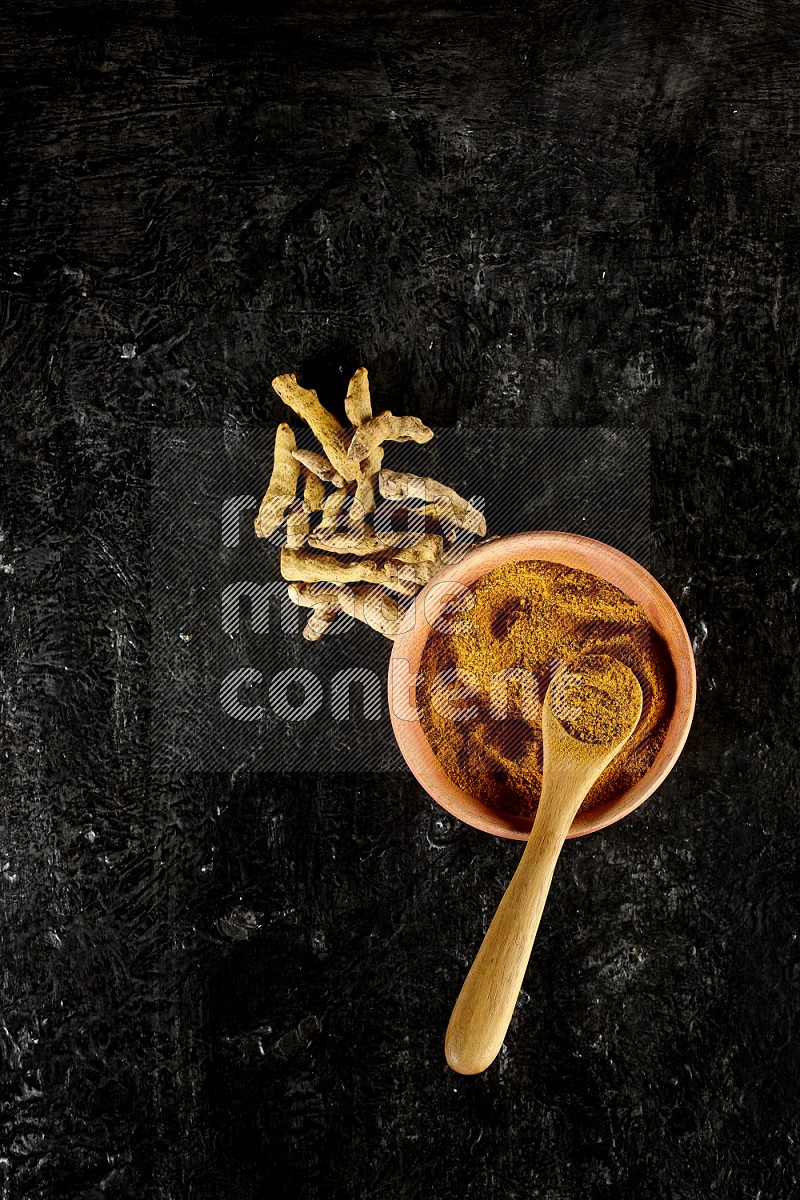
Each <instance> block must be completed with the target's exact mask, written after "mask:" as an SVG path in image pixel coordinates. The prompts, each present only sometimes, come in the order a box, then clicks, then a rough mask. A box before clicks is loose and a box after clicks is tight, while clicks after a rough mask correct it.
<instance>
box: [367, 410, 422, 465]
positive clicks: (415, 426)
mask: <svg viewBox="0 0 800 1200" xmlns="http://www.w3.org/2000/svg"><path fill="white" fill-rule="evenodd" d="M432 437H433V430H432V429H428V426H427V425H423V423H422V421H420V419H419V417H396V416H395V415H394V414H393V413H390V412H388V411H387V412H382V413H378V415H377V417H373V418H372V419H371V420H370V421H367V422H365V424H363V425H362V426H361V427H360V428H359V429H357V430H356V432H355V433H354V434H353V440H352V442H351V443H350V448H349V449H348V451H347V457H348V459H350V460H351V461H356V462H360V461H361V459H364V458H368V457H369V455H370V453H371V452H372V451H373V450H374V449H375V448H376V447H377V446H380V445H381V444H382V443H383V442H420V443H422V442H429V441H430V440H431V438H432Z"/></svg>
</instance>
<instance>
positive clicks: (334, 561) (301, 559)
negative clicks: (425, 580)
mask: <svg viewBox="0 0 800 1200" xmlns="http://www.w3.org/2000/svg"><path fill="white" fill-rule="evenodd" d="M392 561H393V560H391V559H385V560H382V561H380V562H376V560H375V559H374V558H355V557H354V558H346V557H341V558H340V557H339V556H338V555H336V554H320V553H318V552H317V551H315V550H307V549H305V548H300V549H297V548H295V547H292V546H284V548H283V549H282V550H281V575H282V576H283V578H284V579H290V580H293V581H300V582H305V583H322V582H325V583H380V584H383V586H384V587H386V588H389V590H390V591H393V592H397V593H399V595H401V596H413V594H414V592H415V591H416V590H417V589H416V585H415V584H414V583H413V582H412V581H410V580H408V579H404V578H400V576H399V575H398V572H397V567H398V566H402V565H404V564H401V563H400V564H398V563H395V564H394V566H392V567H391V568H389V566H388V564H389V563H390V562H392Z"/></svg>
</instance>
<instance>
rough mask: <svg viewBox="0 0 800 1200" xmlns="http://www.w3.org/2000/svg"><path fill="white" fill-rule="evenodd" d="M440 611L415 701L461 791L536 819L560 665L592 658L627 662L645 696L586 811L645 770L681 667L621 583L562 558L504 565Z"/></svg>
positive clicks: (664, 725)
mask: <svg viewBox="0 0 800 1200" xmlns="http://www.w3.org/2000/svg"><path fill="white" fill-rule="evenodd" d="M442 618H443V619H440V620H439V621H437V622H436V627H435V628H434V629H433V630H432V631H431V634H430V636H429V638H428V641H427V643H426V645H425V649H424V651H423V654H422V661H421V664H420V673H419V679H418V684H417V701H418V705H419V708H420V723H421V726H422V730H423V732H424V734H425V736H426V737H427V739H428V742H429V744H430V746H431V749H432V750H433V752H434V754H435V755H436V757H437V759H438V760H439V762H440V764H441V766H442V768H443V770H444V771H445V773H446V774H447V775H448V776H449V777H450V779H451V780H452V781H453V782H454V783H455V784H456V785H457V786H458V787H460V788H462V789H463V790H464V791H466V792H469V793H470V794H472V795H477V796H480V797H481V798H482V799H483V800H484V801H485V802H486V803H487V804H488V805H489V806H490V807H492V808H495V809H496V810H499V811H502V812H506V813H510V814H515V815H519V816H525V817H532V816H533V815H534V813H535V811H536V806H537V804H538V801H539V796H540V794H541V786H542V727H541V709H542V702H543V700H544V696H545V692H546V691H547V687H548V685H549V683H550V681H551V679H552V678H553V675H554V674H555V673H556V671H557V670H558V669H559V668H560V667H563V666H564V665H565V664H569V663H572V662H573V661H574V660H575V659H577V658H579V657H583V656H586V655H593V654H594V655H598V654H602V655H610V656H611V657H612V658H614V659H617V660H618V661H619V662H621V663H623V664H624V665H625V666H627V667H629V668H630V669H631V670H632V671H633V673H634V674H635V675H636V677H637V678H638V680H639V682H640V684H641V686H642V693H643V700H644V703H643V707H642V715H641V718H640V720H639V723H638V725H637V727H636V729H635V731H634V733H633V735H632V736H631V738H630V740H629V741H628V742H627V743H626V745H625V746H624V747H623V749H622V750H621V752H620V753H619V754H618V755H617V757H616V758H615V759H614V760H613V761H612V762H611V763H610V764H609V766H608V767H607V768H606V769H605V771H604V772H603V773H602V775H601V776H600V777H599V779H598V780H597V782H596V783H595V785H594V786H593V787H592V789H591V791H590V792H589V794H588V796H587V797H586V799H585V800H584V802H583V805H582V810H583V811H586V810H588V809H591V808H594V807H596V806H597V805H598V804H601V803H603V802H605V801H607V800H611V799H613V798H614V797H615V796H617V795H619V794H620V793H622V792H623V791H626V790H627V789H628V788H630V787H631V786H632V785H633V784H634V783H635V782H637V780H639V779H641V778H642V777H643V776H644V775H645V774H646V772H647V770H648V769H649V767H650V766H651V765H652V763H653V761H654V759H655V757H656V755H657V754H658V751H659V750H660V748H661V746H662V744H663V742H664V738H665V736H666V732H667V725H668V722H669V718H670V715H671V712H672V709H673V706H674V700H675V673H674V668H673V666H672V662H671V659H670V657H669V653H668V651H667V649H666V646H665V645H664V643H663V641H662V639H661V638H660V637H659V635H658V634H657V633H656V631H655V630H654V629H653V627H652V626H651V625H650V623H649V622H648V620H647V617H646V614H645V612H644V610H643V609H642V608H641V606H640V605H638V604H636V603H635V602H634V601H633V600H631V599H630V597H628V596H626V595H625V594H624V592H622V591H620V590H619V588H616V587H614V586H613V585H612V584H610V583H607V582H606V581H605V580H603V579H600V578H598V577H597V576H595V575H591V574H589V572H587V571H579V570H577V569H575V568H572V567H565V566H562V565H561V564H559V563H551V562H540V561H520V562H512V563H506V564H505V565H504V566H502V567H498V568H496V569H495V570H494V571H491V572H489V574H487V575H485V576H484V577H483V578H481V579H479V580H477V581H476V582H475V583H474V584H472V586H471V588H470V590H469V593H468V594H467V596H466V597H462V598H460V599H459V600H454V601H451V603H450V605H449V606H448V607H447V608H446V609H445V611H444V613H443V614H442ZM599 728H600V731H601V732H602V726H601V727H599ZM596 732H597V731H596ZM587 740H588V739H587ZM598 740H602V737H599V738H598Z"/></svg>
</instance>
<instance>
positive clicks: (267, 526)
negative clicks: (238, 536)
mask: <svg viewBox="0 0 800 1200" xmlns="http://www.w3.org/2000/svg"><path fill="white" fill-rule="evenodd" d="M295 446H296V442H295V440H294V434H293V433H292V430H291V427H290V426H289V425H287V424H286V422H285V421H282V422H281V423H280V425H279V426H278V428H277V430H276V431H275V453H274V456H273V460H272V475H271V476H270V481H269V484H268V486H267V490H266V492H265V493H264V498H263V500H262V501H261V505H260V507H259V510H258V516H257V517H256V519H255V523H254V524H255V531H256V537H260V538H265V537H269V535H270V534H271V533H274V532H275V530H276V529H277V528H278V526H279V525H280V523H281V521H282V520H283V517H284V514H285V512H286V509H287V508H288V507H289V505H290V504H291V503H292V500H294V495H295V492H296V491H297V478H298V476H299V474H300V464H299V463H298V462H297V461H296V460H295V459H294V458H293V457H292V451H293V450H294V449H295Z"/></svg>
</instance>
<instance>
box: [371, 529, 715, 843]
mask: <svg viewBox="0 0 800 1200" xmlns="http://www.w3.org/2000/svg"><path fill="white" fill-rule="evenodd" d="M537 550H539V551H540V552H539V553H536V551H537ZM587 559H589V560H592V565H581V564H585V563H586V560H587ZM534 560H539V561H544V562H555V563H561V564H562V565H565V566H574V567H577V568H578V569H579V570H587V571H589V572H591V573H592V574H595V575H599V576H600V577H601V578H604V579H606V581H607V582H609V583H612V584H614V586H615V587H619V588H620V590H621V591H623V592H625V593H626V595H630V596H631V599H633V600H636V601H637V602H638V603H641V604H642V607H643V608H644V609H645V611H646V613H647V616H648V620H649V621H650V622H651V624H652V625H653V626H654V628H655V629H656V630H657V632H658V633H659V634H660V635H661V636H662V638H663V639H664V642H665V644H666V646H667V649H668V651H669V654H670V658H671V659H672V663H673V667H674V669H675V678H676V694H675V705H674V708H673V712H672V716H671V717H670V721H669V725H668V727H667V736H666V738H665V740H664V744H663V746H662V747H661V749H660V750H659V752H658V754H657V755H656V758H655V760H654V761H653V764H652V766H651V767H650V769H649V770H648V772H647V774H646V775H644V776H643V777H642V779H640V780H639V781H638V782H637V783H635V784H634V785H633V787H631V788H628V789H627V790H626V791H624V792H622V793H621V794H620V795H619V796H617V797H615V798H614V799H613V800H608V801H605V802H604V803H603V804H598V805H597V806H596V807H594V808H593V809H591V810H590V811H589V812H588V813H579V814H578V816H577V817H576V818H575V820H574V821H573V823H572V826H571V828H570V831H569V834H568V835H567V836H568V837H570V838H573V837H581V836H583V835H584V834H587V833H594V832H597V831H598V830H600V829H605V828H606V827H607V826H608V825H611V824H613V823H615V822H616V821H620V820H622V819H623V817H626V816H628V815H629V814H630V813H631V812H633V811H634V809H636V808H638V807H639V806H640V805H641V804H643V803H644V801H645V800H646V799H647V798H648V797H649V796H651V795H652V794H653V792H654V791H656V789H657V788H658V787H660V785H661V784H662V783H663V781H664V779H665V778H666V776H667V775H668V774H669V772H670V771H671V770H672V768H673V767H674V766H675V763H676V762H677V760H678V758H679V757H680V754H681V751H682V750H683V747H684V745H685V743H686V739H687V737H688V736H689V730H690V728H691V724H692V718H693V715H694V709H695V702H696V694H697V678H696V670H695V662H694V653H693V650H692V644H691V641H690V639H689V634H688V633H687V630H686V626H685V625H684V623H683V619H682V617H681V615H680V613H679V612H678V609H677V608H676V606H675V604H674V602H673V600H672V598H671V597H670V596H669V595H668V593H667V592H666V591H665V590H664V588H663V587H662V585H661V584H660V583H659V582H658V580H657V579H656V578H655V577H654V576H653V575H651V573H650V572H649V571H648V570H647V569H646V568H645V567H643V566H642V565H641V563H639V562H637V561H636V560H635V559H633V558H631V557H630V556H629V555H627V554H625V553H624V552H623V551H622V550H618V549H617V548H616V547H615V546H610V545H608V544H607V543H606V542H600V541H598V540H596V539H594V538H588V537H585V536H584V535H583V534H578V533H567V532H564V531H561V530H535V531H531V532H528V533H516V534H509V535H508V536H506V537H500V538H493V539H491V540H489V541H485V542H481V543H480V544H479V545H477V546H475V547H473V549H471V550H470V551H468V553H467V554H466V555H465V556H464V557H463V558H462V559H460V560H459V562H457V563H455V564H452V565H448V566H444V567H442V568H441V570H439V571H437V573H436V575H435V576H434V577H433V578H432V579H431V580H430V582H429V583H427V584H426V585H425V587H424V588H422V590H421V591H420V592H418V593H417V595H416V597H415V598H414V603H413V605H411V606H410V607H409V609H408V611H407V613H406V615H405V617H404V619H403V622H402V624H401V627H400V632H399V633H398V635H397V637H396V638H395V641H394V645H393V647H392V652H391V656H390V659H389V672H388V693H389V715H390V719H391V723H392V730H393V733H394V736H395V740H396V741H397V745H398V747H399V749H400V753H401V754H402V756H403V758H404V760H405V762H406V764H407V766H408V767H409V769H410V771H411V772H412V774H413V775H414V776H415V778H416V779H417V781H418V782H419V783H420V784H421V785H422V787H423V788H424V789H425V791H426V792H427V793H428V795H429V796H430V797H431V798H432V799H433V800H435V801H436V803H437V804H439V805H440V806H441V807H442V808H444V809H445V810H446V811H447V812H449V813H450V814H451V815H452V816H455V817H457V818H458V819H459V820H461V821H464V822H465V823H466V824H468V825H471V826H472V827H473V828H475V829H479V830H481V831H482V832H484V833H491V834H494V835H496V836H498V837H505V838H512V839H516V840H519V841H523V840H525V839H527V837H528V834H529V833H530V829H531V824H532V822H531V821H530V820H527V819H526V818H523V817H517V816H513V815H511V814H504V813H499V812H498V811H497V810H495V809H492V808H490V807H489V806H488V805H486V804H484V803H483V802H482V801H480V800H479V799H478V798H476V797H474V796H471V795H469V793H467V792H465V791H463V790H462V789H461V788H459V787H458V786H457V785H456V784H455V783H454V782H453V781H452V780H451V779H450V778H449V776H447V775H446V774H445V772H444V770H443V768H442V767H441V766H440V764H439V761H438V759H437V758H436V757H435V755H434V753H433V750H432V749H431V747H430V744H429V743H428V740H427V738H426V737H425V734H424V733H423V732H422V727H421V725H420V721H419V717H418V714H416V682H415V676H416V673H417V671H418V669H419V664H420V660H421V657H422V652H423V650H424V647H425V644H426V642H427V640H428V637H429V636H430V632H431V622H432V621H434V620H435V619H436V617H437V616H438V615H439V613H440V612H441V610H442V608H443V607H444V605H445V603H446V602H447V599H448V598H449V596H451V595H452V594H453V593H452V591H450V592H448V591H447V584H449V583H454V584H456V585H464V584H469V583H472V582H474V581H475V580H476V579H478V578H480V577H482V576H483V575H486V574H488V572H489V571H492V570H494V569H495V568H496V567H499V566H502V565H503V564H504V563H507V562H511V561H534ZM596 560H599V561H600V562H602V563H603V564H607V563H610V564H612V573H613V574H614V578H613V579H608V577H607V576H606V574H605V572H604V570H603V567H602V566H598V561H596ZM485 564H488V565H485ZM481 568H483V569H481ZM620 580H623V581H625V582H624V583H622V582H619V581H620ZM626 585H627V586H626ZM437 593H438V597H439V598H438V599H437ZM634 593H635V594H634ZM421 631H422V632H421ZM400 689H405V692H404V694H405V700H408V701H410V704H408V705H407V704H406V703H405V700H404V701H403V702H402V703H399V702H398V695H399V692H400ZM406 714H409V715H406Z"/></svg>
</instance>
